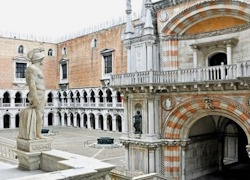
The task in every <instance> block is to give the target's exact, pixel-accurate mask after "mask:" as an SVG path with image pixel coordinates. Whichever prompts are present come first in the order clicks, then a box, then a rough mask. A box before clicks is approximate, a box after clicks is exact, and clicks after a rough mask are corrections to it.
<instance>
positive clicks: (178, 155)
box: [162, 96, 250, 179]
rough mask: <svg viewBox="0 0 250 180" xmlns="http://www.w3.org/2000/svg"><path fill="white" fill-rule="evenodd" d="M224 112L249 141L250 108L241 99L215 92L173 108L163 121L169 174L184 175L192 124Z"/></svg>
mask: <svg viewBox="0 0 250 180" xmlns="http://www.w3.org/2000/svg"><path fill="white" fill-rule="evenodd" d="M210 115H213V116H223V117H226V118H229V119H231V120H232V121H234V122H235V123H236V124H237V125H239V127H241V129H242V130H243V131H244V133H245V135H246V137H247V141H248V144H250V133H249V131H250V115H249V111H248V110H247V109H245V107H244V106H243V105H241V104H239V103H238V102H235V101H233V100H231V99H229V98H225V97H216V96H205V97H204V96H203V97H202V96H199V97H196V98H190V99H188V100H186V101H185V102H183V103H181V104H179V105H178V106H177V107H176V108H174V109H173V110H172V111H171V112H170V113H169V115H168V117H167V118H166V121H165V122H164V125H163V134H162V138H164V139H166V142H167V143H166V145H165V146H164V150H163V151H164V157H163V159H164V162H163V164H164V171H165V174H166V175H167V176H172V177H181V178H179V179H185V172H184V170H185V151H186V146H187V144H188V141H189V139H188V138H189V133H190V129H191V127H192V126H193V125H194V124H195V123H196V122H197V121H198V120H200V119H201V118H203V117H205V116H210Z"/></svg>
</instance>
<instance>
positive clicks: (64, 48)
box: [62, 47, 67, 55]
mask: <svg viewBox="0 0 250 180" xmlns="http://www.w3.org/2000/svg"><path fill="white" fill-rule="evenodd" d="M62 55H67V48H66V47H63V49H62Z"/></svg>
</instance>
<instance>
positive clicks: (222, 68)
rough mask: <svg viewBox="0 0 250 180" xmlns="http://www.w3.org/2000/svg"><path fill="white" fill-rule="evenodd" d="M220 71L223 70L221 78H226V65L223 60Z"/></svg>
mask: <svg viewBox="0 0 250 180" xmlns="http://www.w3.org/2000/svg"><path fill="white" fill-rule="evenodd" d="M220 72H221V79H226V72H225V66H224V63H223V62H222V63H221V67H220Z"/></svg>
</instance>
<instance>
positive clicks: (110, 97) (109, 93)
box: [106, 89, 112, 102]
mask: <svg viewBox="0 0 250 180" xmlns="http://www.w3.org/2000/svg"><path fill="white" fill-rule="evenodd" d="M106 94H107V102H112V92H111V91H110V89H108V90H107V91H106Z"/></svg>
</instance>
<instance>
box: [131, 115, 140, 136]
mask: <svg viewBox="0 0 250 180" xmlns="http://www.w3.org/2000/svg"><path fill="white" fill-rule="evenodd" d="M133 118H135V122H134V128H135V134H141V133H142V131H141V123H142V116H141V114H140V111H137V114H136V115H135V116H134V117H133Z"/></svg>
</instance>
